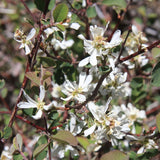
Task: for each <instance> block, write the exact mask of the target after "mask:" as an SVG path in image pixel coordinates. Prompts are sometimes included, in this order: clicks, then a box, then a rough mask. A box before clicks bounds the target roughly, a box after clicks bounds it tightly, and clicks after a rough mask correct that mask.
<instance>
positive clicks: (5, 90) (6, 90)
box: [1, 88, 8, 98]
mask: <svg viewBox="0 0 160 160" xmlns="http://www.w3.org/2000/svg"><path fill="white" fill-rule="evenodd" d="M7 93H8V89H7V88H3V89H2V90H1V96H2V97H3V98H5V97H6V96H7Z"/></svg>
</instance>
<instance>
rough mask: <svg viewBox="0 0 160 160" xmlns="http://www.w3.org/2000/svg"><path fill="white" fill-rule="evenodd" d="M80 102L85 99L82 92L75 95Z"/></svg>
mask: <svg viewBox="0 0 160 160" xmlns="http://www.w3.org/2000/svg"><path fill="white" fill-rule="evenodd" d="M75 98H76V99H77V100H78V101H79V102H80V103H81V102H84V101H85V100H86V96H84V95H83V94H78V95H77V96H76V97H75Z"/></svg>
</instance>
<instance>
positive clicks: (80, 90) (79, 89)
mask: <svg viewBox="0 0 160 160" xmlns="http://www.w3.org/2000/svg"><path fill="white" fill-rule="evenodd" d="M82 92H83V89H82V88H77V89H75V90H74V91H73V92H72V96H73V97H75V96H76V95H77V94H79V93H82Z"/></svg>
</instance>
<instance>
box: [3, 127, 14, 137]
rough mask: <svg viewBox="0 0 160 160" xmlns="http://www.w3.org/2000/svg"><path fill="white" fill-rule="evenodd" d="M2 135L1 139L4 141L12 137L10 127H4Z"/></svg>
mask: <svg viewBox="0 0 160 160" xmlns="http://www.w3.org/2000/svg"><path fill="white" fill-rule="evenodd" d="M3 135H4V137H3V138H4V139H8V138H9V137H10V136H11V135H12V128H11V127H5V128H4V132H3Z"/></svg>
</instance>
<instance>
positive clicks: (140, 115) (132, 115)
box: [121, 103, 146, 122]
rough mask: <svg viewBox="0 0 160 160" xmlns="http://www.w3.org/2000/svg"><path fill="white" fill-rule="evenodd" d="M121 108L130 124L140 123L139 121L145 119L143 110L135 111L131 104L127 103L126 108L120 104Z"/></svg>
mask: <svg viewBox="0 0 160 160" xmlns="http://www.w3.org/2000/svg"><path fill="white" fill-rule="evenodd" d="M121 108H122V110H123V112H124V113H125V114H126V115H127V117H128V118H129V119H130V121H132V122H135V121H138V122H141V120H143V119H145V118H146V112H145V111H144V110H139V109H137V108H136V107H134V106H133V105H132V104H131V103H128V105H127V107H126V106H125V105H124V104H122V105H121Z"/></svg>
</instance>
